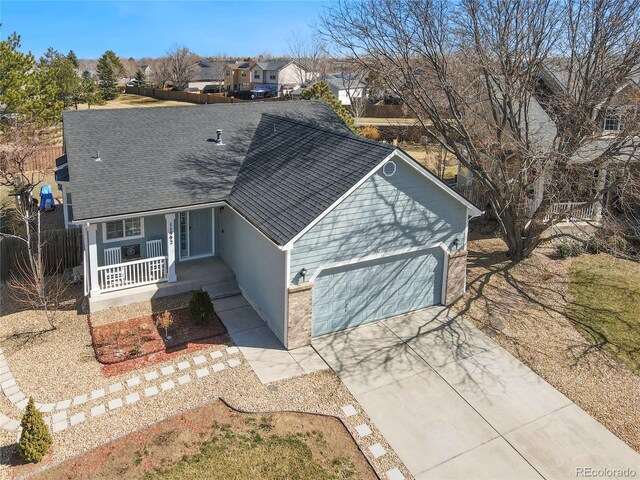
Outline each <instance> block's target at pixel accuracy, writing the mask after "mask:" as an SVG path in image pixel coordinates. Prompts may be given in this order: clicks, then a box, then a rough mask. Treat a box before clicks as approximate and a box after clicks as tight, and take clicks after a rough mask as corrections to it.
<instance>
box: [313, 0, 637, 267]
mask: <svg viewBox="0 0 640 480" xmlns="http://www.w3.org/2000/svg"><path fill="white" fill-rule="evenodd" d="M638 7H640V0H599V1H597V2H591V1H589V0H541V1H535V0H484V1H482V0H462V1H461V2H455V3H452V2H448V1H446V0H353V1H350V0H342V1H340V2H339V3H336V4H333V6H332V7H330V8H329V10H328V11H327V12H326V13H325V15H324V17H323V20H322V23H321V27H320V31H321V33H322V34H323V36H324V37H325V38H326V39H328V40H330V41H331V42H332V43H333V45H334V46H335V48H336V49H337V50H338V51H340V52H341V54H342V55H344V56H348V57H349V58H353V59H355V60H356V61H358V62H359V63H360V64H361V65H363V67H366V68H367V69H368V70H369V71H370V72H372V74H373V75H375V77H376V78H378V79H379V80H380V81H382V82H384V84H385V85H386V87H387V88H388V89H389V90H390V91H391V92H393V93H394V94H395V95H397V96H399V97H400V98H401V99H402V101H403V102H404V103H405V104H406V106H407V107H408V108H409V109H410V110H411V111H412V112H413V113H414V115H415V116H416V117H417V118H418V120H419V122H420V124H421V125H422V126H423V128H424V129H425V130H427V131H428V132H429V135H431V136H432V137H433V138H434V139H435V141H436V142H437V143H438V144H440V145H441V146H442V148H444V150H445V151H447V152H448V153H449V154H451V155H453V156H455V158H456V159H457V160H458V161H459V162H460V163H461V164H462V165H463V166H464V167H466V168H468V169H469V170H470V171H472V172H473V174H474V181H475V182H479V184H480V185H481V186H482V187H483V189H484V191H485V192H486V196H487V198H488V202H489V205H490V207H491V208H492V210H493V211H494V212H493V213H494V214H495V216H496V218H497V219H498V221H499V223H500V225H501V228H502V230H503V233H504V238H505V241H506V243H507V245H508V248H509V252H508V254H509V256H510V258H511V259H512V260H514V261H519V260H520V259H522V258H524V257H526V256H528V255H529V254H530V253H531V252H532V250H533V249H534V248H535V247H536V246H537V245H538V243H539V240H540V236H541V234H542V233H543V232H544V230H546V229H547V228H548V226H549V225H550V223H551V222H553V221H554V217H556V218H557V215H559V214H560V212H558V211H556V210H554V208H553V205H554V204H555V203H557V202H558V201H562V200H565V199H567V198H571V197H572V195H574V194H575V191H576V188H581V189H583V190H585V191H584V192H583V193H584V195H585V198H586V199H587V201H588V202H591V203H593V204H598V202H600V201H601V200H602V198H603V195H604V194H605V193H606V192H608V191H611V189H612V188H617V185H619V184H620V183H625V182H628V181H629V172H630V169H631V167H632V166H633V165H634V164H637V161H638V156H637V147H638V143H639V142H638V122H637V115H638V110H637V109H629V110H627V111H625V118H624V120H623V121H622V122H621V123H622V125H623V126H624V127H623V128H622V129H621V131H620V132H619V133H618V134H617V135H616V136H615V137H609V138H605V137H603V135H602V121H603V116H606V115H607V112H608V111H609V110H610V109H611V108H618V107H617V106H616V105H615V99H616V97H617V96H618V94H619V93H620V90H621V89H623V88H624V87H625V86H626V85H627V84H628V82H629V79H630V78H631V76H632V75H633V74H634V72H637V68H638V65H639V63H640V18H639V15H640V13H639V12H640V10H639V8H638ZM556 67H557V68H556ZM554 72H555V73H554ZM545 75H546V76H547V78H546V79H547V82H542V80H543V79H544V78H545ZM554 80H557V83H558V88H555V89H553V91H548V89H546V87H548V86H549V85H550V84H551V83H553V81H554ZM594 172H595V173H594ZM482 207H484V205H482Z"/></svg>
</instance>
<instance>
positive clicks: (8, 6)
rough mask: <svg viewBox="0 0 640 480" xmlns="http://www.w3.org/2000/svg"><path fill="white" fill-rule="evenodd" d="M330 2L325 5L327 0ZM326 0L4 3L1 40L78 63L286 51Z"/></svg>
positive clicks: (305, 31) (0, 15)
mask: <svg viewBox="0 0 640 480" xmlns="http://www.w3.org/2000/svg"><path fill="white" fill-rule="evenodd" d="M325 1H327V0H325ZM323 4H325V2H323V1H311V0H309V1H305V0H302V1H291V0H290V1H233V2H228V1H227V2H224V1H213V2H212V1H195V2H187V1H162V2H152V1H129V2H111V1H85V2H82V1H67V2H58V1H6V0H0V23H2V32H1V33H2V38H3V39H4V38H6V37H7V36H8V35H9V34H10V33H11V32H14V31H15V32H18V33H19V34H20V35H21V36H22V49H23V50H31V51H32V52H33V53H34V55H36V56H40V55H41V54H42V53H44V52H45V51H46V50H47V48H48V47H53V48H55V49H56V50H59V51H60V52H63V53H66V52H68V51H69V50H71V49H73V50H74V51H75V52H76V54H77V55H78V57H80V58H97V57H98V56H100V55H101V54H102V53H103V52H104V51H105V50H107V49H111V50H114V51H115V52H116V53H117V54H118V55H119V56H122V57H126V58H128V57H134V58H139V57H144V56H150V57H157V56H160V55H162V54H163V53H164V52H165V51H166V50H167V48H169V47H171V46H172V45H174V44H181V45H182V44H183V45H186V46H187V47H189V48H190V49H191V50H193V51H194V52H196V53H198V54H200V55H214V54H228V55H231V56H253V55H257V54H259V53H264V52H269V53H272V54H274V55H278V54H282V53H286V50H287V42H286V40H287V38H288V37H289V36H290V35H291V32H298V33H299V34H301V35H307V34H310V33H311V29H310V27H309V24H312V23H313V22H314V21H315V20H316V19H317V17H318V14H319V12H320V11H321V10H322V6H323Z"/></svg>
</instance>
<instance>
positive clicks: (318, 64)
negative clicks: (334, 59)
mask: <svg viewBox="0 0 640 480" xmlns="http://www.w3.org/2000/svg"><path fill="white" fill-rule="evenodd" d="M287 46H288V50H289V51H288V53H289V55H290V56H291V58H293V60H294V61H295V62H296V63H297V64H298V65H299V66H300V69H298V73H297V75H298V79H297V80H298V82H299V83H300V85H304V86H307V85H309V84H310V83H312V82H315V81H316V80H319V79H322V78H324V77H325V76H326V75H327V68H328V66H329V61H328V58H327V53H326V48H325V45H324V42H323V41H322V40H321V39H320V37H318V36H312V37H303V36H301V35H300V34H298V33H295V32H294V33H291V35H290V37H289V38H288V39H287Z"/></svg>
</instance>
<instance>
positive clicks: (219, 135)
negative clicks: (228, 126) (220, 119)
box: [216, 128, 224, 145]
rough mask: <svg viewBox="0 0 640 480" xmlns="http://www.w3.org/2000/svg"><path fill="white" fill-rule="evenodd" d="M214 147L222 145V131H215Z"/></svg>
mask: <svg viewBox="0 0 640 480" xmlns="http://www.w3.org/2000/svg"><path fill="white" fill-rule="evenodd" d="M216 145H224V143H222V129H220V128H218V129H217V130H216Z"/></svg>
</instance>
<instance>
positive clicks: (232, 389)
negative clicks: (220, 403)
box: [0, 362, 411, 478]
mask: <svg viewBox="0 0 640 480" xmlns="http://www.w3.org/2000/svg"><path fill="white" fill-rule="evenodd" d="M219 397H221V398H223V399H224V400H225V401H227V402H228V403H229V404H230V405H232V406H233V407H236V408H239V409H241V410H245V411H258V412H272V411H300V412H309V413H323V414H328V415H333V416H338V417H341V418H342V420H343V421H344V423H345V425H346V426H347V428H348V430H349V431H350V433H351V435H352V436H353V437H354V439H356V441H357V442H358V443H359V445H360V448H361V450H362V452H363V454H364V455H365V456H366V457H367V458H368V460H369V461H370V462H371V463H372V465H373V467H374V468H375V470H376V472H377V473H378V475H380V476H381V477H384V474H385V472H387V471H388V470H390V469H392V468H398V467H400V468H401V470H402V471H403V473H404V475H405V477H406V478H411V477H410V475H409V473H408V472H407V471H406V470H404V467H402V466H401V465H402V464H401V462H400V460H399V459H398V458H397V456H396V455H395V453H394V452H393V451H392V450H391V448H390V447H389V445H388V444H387V443H386V442H385V440H384V439H383V437H382V435H380V433H379V432H378V430H377V429H376V428H375V426H373V425H372V424H371V421H370V419H369V418H368V417H367V416H366V414H365V413H364V412H363V411H362V409H361V408H360V407H359V406H358V404H357V402H356V401H355V399H354V398H353V397H352V396H351V394H350V393H349V392H348V391H347V389H346V387H344V385H343V384H342V383H341V382H340V380H339V379H338V378H337V377H336V376H335V374H333V372H329V371H324V372H318V373H315V374H310V375H305V376H302V377H296V378H294V379H291V380H285V381H282V382H277V383H274V384H270V385H263V384H262V383H261V382H260V381H259V380H258V378H257V376H256V375H255V374H254V372H253V370H252V369H251V367H250V366H249V364H248V363H246V362H242V363H241V364H240V365H239V366H238V367H236V368H234V369H227V370H225V371H222V372H218V373H216V374H215V375H214V376H209V377H206V378H205V379H201V380H200V381H193V382H191V383H189V384H186V385H181V386H180V387H178V388H175V389H174V390H172V391H170V392H164V393H162V394H159V395H156V396H154V397H150V398H142V399H141V400H140V401H138V402H137V403H134V404H132V405H127V406H126V407H124V408H120V409H118V410H114V411H108V412H107V413H105V414H104V415H101V416H99V417H95V418H92V419H90V420H88V421H86V422H84V423H81V424H79V425H75V426H73V427H70V428H68V429H66V430H64V431H62V432H57V433H54V434H53V438H54V454H53V459H52V461H53V462H61V461H64V460H66V459H68V458H71V457H73V456H75V455H78V454H81V453H83V452H86V451H88V450H89V449H91V448H94V447H97V446H99V445H101V444H103V443H105V442H107V441H110V440H113V439H116V438H118V437H120V436H122V435H126V434H128V433H131V432H133V431H136V430H138V429H140V428H143V427H147V426H150V425H152V424H154V423H156V422H158V421H160V420H163V419H165V418H168V417H170V416H173V415H176V414H178V413H181V412H183V411H185V410H187V409H191V408H194V407H198V406H200V405H203V404H205V403H208V402H211V401H213V400H215V399H217V398H219ZM345 405H353V406H355V408H356V410H357V414H356V415H354V416H351V417H345V415H344V412H343V411H342V406H345ZM361 424H367V425H369V426H370V427H371V430H372V431H373V433H372V434H371V435H368V436H367V437H365V438H363V439H361V438H360V437H359V435H358V433H357V432H356V430H355V427H356V426H358V425H361ZM0 438H1V439H2V442H3V444H2V446H3V447H4V448H0V462H1V464H2V465H3V468H4V469H5V474H6V475H10V476H13V475H15V474H19V473H24V470H19V471H16V467H13V468H12V467H10V465H12V463H13V462H15V443H13V442H15V435H11V434H6V433H4V432H3V433H2V434H0ZM12 443H13V445H12ZM376 443H380V444H381V445H382V446H383V448H384V449H385V450H386V453H385V455H383V456H382V457H379V458H374V456H373V454H372V453H371V452H370V451H369V449H368V446H370V445H373V444H376ZM18 468H19V467H18ZM0 473H1V471H0Z"/></svg>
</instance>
